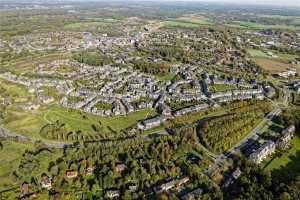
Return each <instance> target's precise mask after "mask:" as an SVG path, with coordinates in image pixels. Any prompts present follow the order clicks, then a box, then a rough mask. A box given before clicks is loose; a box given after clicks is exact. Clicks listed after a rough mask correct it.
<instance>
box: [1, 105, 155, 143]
mask: <svg viewBox="0 0 300 200" xmlns="http://www.w3.org/2000/svg"><path fill="white" fill-rule="evenodd" d="M10 112H11V113H12V114H13V115H14V118H13V119H11V120H9V121H8V122H7V123H6V124H5V125H6V127H8V128H10V129H11V130H14V131H16V132H20V133H23V134H26V135H30V136H34V137H37V138H39V137H40V135H39V131H40V129H41V127H42V126H43V125H45V124H47V123H53V122H55V121H56V120H59V121H60V122H63V123H65V124H67V127H68V128H69V129H70V131H72V130H73V131H77V130H81V131H83V133H87V134H93V133H94V130H93V128H92V125H93V124H99V122H101V124H102V126H104V127H107V126H110V127H111V128H112V129H114V130H115V131H117V132H118V131H120V130H122V129H125V128H127V127H130V126H132V125H134V124H136V123H137V121H139V120H142V119H144V118H146V117H147V116H152V115H154V114H155V111H154V110H152V109H145V110H141V111H137V112H134V113H130V114H128V115H127V116H115V117H101V116H95V115H92V114H87V113H81V112H79V111H76V110H69V109H66V108H62V107H60V106H58V105H50V106H46V107H43V108H41V109H40V110H39V111H37V112H29V111H23V110H20V109H11V110H10ZM84 116H85V117H84Z"/></svg>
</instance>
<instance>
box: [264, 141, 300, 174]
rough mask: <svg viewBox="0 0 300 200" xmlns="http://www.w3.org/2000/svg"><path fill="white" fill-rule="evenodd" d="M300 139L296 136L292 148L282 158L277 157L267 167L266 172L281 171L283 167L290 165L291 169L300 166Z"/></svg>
mask: <svg viewBox="0 0 300 200" xmlns="http://www.w3.org/2000/svg"><path fill="white" fill-rule="evenodd" d="M299 153H300V138H299V137H298V136H295V137H294V138H293V140H292V143H291V148H290V149H288V150H287V151H286V152H284V153H283V154H282V155H281V156H279V157H276V158H275V159H273V160H272V162H270V163H269V164H268V165H267V166H266V168H265V169H266V170H271V171H272V170H276V169H280V168H281V167H286V166H287V165H289V164H291V163H293V164H292V165H290V167H296V166H300V157H299ZM297 154H298V155H297Z"/></svg>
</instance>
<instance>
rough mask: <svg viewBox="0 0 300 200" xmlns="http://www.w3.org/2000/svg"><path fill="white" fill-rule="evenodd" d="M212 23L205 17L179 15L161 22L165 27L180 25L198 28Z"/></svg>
mask: <svg viewBox="0 0 300 200" xmlns="http://www.w3.org/2000/svg"><path fill="white" fill-rule="evenodd" d="M212 24H213V23H212V22H211V21H209V19H207V18H206V17H202V16H199V17H196V16H191V17H179V18H176V19H169V20H167V21H164V22H163V26H166V27H181V28H199V27H201V26H207V25H212Z"/></svg>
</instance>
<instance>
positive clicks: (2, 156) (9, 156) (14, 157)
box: [0, 140, 34, 190]
mask: <svg viewBox="0 0 300 200" xmlns="http://www.w3.org/2000/svg"><path fill="white" fill-rule="evenodd" d="M1 143H2V144H3V149H2V150H0V163H1V164H0V179H1V181H0V190H2V189H5V188H7V186H8V185H10V184H13V182H12V180H10V179H9V175H10V173H11V172H12V171H13V170H15V169H16V168H17V166H18V164H19V160H20V158H21V157H22V154H23V153H24V151H25V149H29V150H33V149H34V146H33V145H32V144H31V143H20V142H13V141H6V140H5V141H2V142H1Z"/></svg>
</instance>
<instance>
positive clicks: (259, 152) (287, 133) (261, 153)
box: [249, 125, 295, 164]
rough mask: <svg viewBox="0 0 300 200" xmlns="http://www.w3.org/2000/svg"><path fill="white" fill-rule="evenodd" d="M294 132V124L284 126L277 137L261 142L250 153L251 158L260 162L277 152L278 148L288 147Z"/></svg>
mask: <svg viewBox="0 0 300 200" xmlns="http://www.w3.org/2000/svg"><path fill="white" fill-rule="evenodd" d="M294 132H295V126H294V125H290V126H288V127H286V128H284V129H283V130H282V131H281V133H280V134H279V136H278V137H277V138H276V139H274V140H266V141H264V142H263V143H262V144H260V145H259V146H258V148H257V149H255V150H254V151H253V152H252V153H251V154H250V156H249V157H250V159H251V160H252V161H254V162H255V163H258V164H259V163H261V162H262V161H263V160H265V159H266V158H267V157H268V156H270V155H272V154H273V153H274V152H275V150H276V148H278V149H286V148H288V147H289V145H290V143H291V140H292V137H293V134H294Z"/></svg>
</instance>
